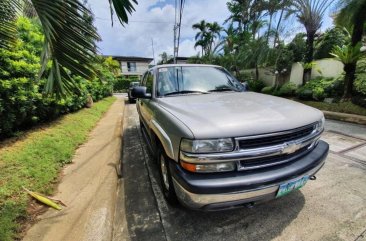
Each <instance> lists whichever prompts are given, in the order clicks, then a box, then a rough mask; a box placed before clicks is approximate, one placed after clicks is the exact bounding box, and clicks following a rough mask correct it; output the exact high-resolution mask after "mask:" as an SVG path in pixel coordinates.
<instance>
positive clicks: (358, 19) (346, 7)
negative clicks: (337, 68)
mask: <svg viewBox="0 0 366 241" xmlns="http://www.w3.org/2000/svg"><path fill="white" fill-rule="evenodd" d="M339 5H340V6H339V7H340V11H339V13H338V14H337V15H336V23H337V25H340V26H344V27H346V28H348V29H349V30H350V32H351V33H352V34H351V44H350V45H349V46H348V47H347V48H348V49H349V51H351V50H352V51H351V52H354V51H356V52H357V50H356V49H357V48H359V47H358V46H359V43H360V42H361V40H362V35H363V34H364V32H365V29H364V25H365V23H366V14H365V13H366V1H365V0H340V1H339ZM345 51H346V50H345ZM346 52H347V51H346ZM356 56H360V55H357V54H356ZM357 60H358V58H356V59H354V61H351V62H349V63H348V64H347V67H346V65H345V66H344V71H345V72H346V75H345V88H344V94H343V99H349V98H350V97H351V96H352V91H353V82H354V80H355V72H356V64H357Z"/></svg>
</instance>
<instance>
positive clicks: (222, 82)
mask: <svg viewBox="0 0 366 241" xmlns="http://www.w3.org/2000/svg"><path fill="white" fill-rule="evenodd" d="M220 90H221V91H225V90H230V91H244V90H245V88H244V86H243V85H241V84H240V82H239V81H237V80H236V79H235V78H234V77H233V76H232V75H231V74H230V73H229V72H227V71H226V70H225V69H223V68H219V67H211V66H205V67H201V66H199V67H198V66H194V67H192V66H184V67H182V66H176V67H164V68H159V70H158V77H157V96H165V95H168V94H172V93H178V94H179V93H187V91H188V92H189V91H197V92H212V91H220Z"/></svg>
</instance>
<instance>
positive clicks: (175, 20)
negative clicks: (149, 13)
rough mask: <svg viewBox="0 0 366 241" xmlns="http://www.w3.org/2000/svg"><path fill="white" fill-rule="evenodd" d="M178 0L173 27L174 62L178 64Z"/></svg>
mask: <svg viewBox="0 0 366 241" xmlns="http://www.w3.org/2000/svg"><path fill="white" fill-rule="evenodd" d="M177 1H178V0H175V16H174V27H173V31H174V47H173V63H174V64H176V63H177V53H176V49H177V46H176V44H177Z"/></svg>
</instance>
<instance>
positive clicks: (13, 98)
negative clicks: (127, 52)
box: [0, 17, 114, 139]
mask: <svg viewBox="0 0 366 241" xmlns="http://www.w3.org/2000/svg"><path fill="white" fill-rule="evenodd" d="M17 30H18V39H17V41H16V44H15V46H14V47H13V48H12V49H11V50H5V49H0V117H1V121H0V139H3V138H4V137H8V136H11V135H13V134H14V133H16V132H18V131H19V130H23V129H26V128H29V127H30V126H32V125H34V124H37V123H42V122H46V121H48V120H51V119H54V118H56V117H58V116H60V115H62V114H65V113H69V112H73V111H76V110H79V109H81V108H83V107H84V106H85V105H86V103H87V100H88V97H89V96H92V98H93V100H94V101H98V100H100V99H102V98H104V97H106V96H109V95H111V94H112V89H113V85H112V84H113V81H114V76H113V74H112V73H111V72H110V71H109V70H108V67H107V64H106V63H105V62H103V59H100V62H101V63H98V64H96V65H97V66H98V72H99V73H98V76H99V77H100V79H99V78H95V79H93V80H91V81H88V80H86V79H84V78H81V77H79V76H75V75H73V74H72V73H70V76H71V78H73V79H74V80H75V82H76V85H77V87H78V91H77V92H75V93H72V94H70V95H68V96H67V97H65V98H63V99H57V98H56V97H55V96H45V95H43V94H42V91H43V87H44V84H45V80H37V75H38V72H39V69H40V64H39V62H40V58H39V56H40V54H41V51H42V46H43V39H44V37H43V34H42V32H41V30H40V28H39V26H38V25H37V24H36V23H34V22H32V21H30V20H28V19H26V18H24V17H19V18H18V20H17Z"/></svg>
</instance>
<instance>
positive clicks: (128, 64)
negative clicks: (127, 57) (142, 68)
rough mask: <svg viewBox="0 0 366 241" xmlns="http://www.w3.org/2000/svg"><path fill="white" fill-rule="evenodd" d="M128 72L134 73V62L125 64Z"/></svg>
mask: <svg viewBox="0 0 366 241" xmlns="http://www.w3.org/2000/svg"><path fill="white" fill-rule="evenodd" d="M127 69H128V72H136V62H127Z"/></svg>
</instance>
